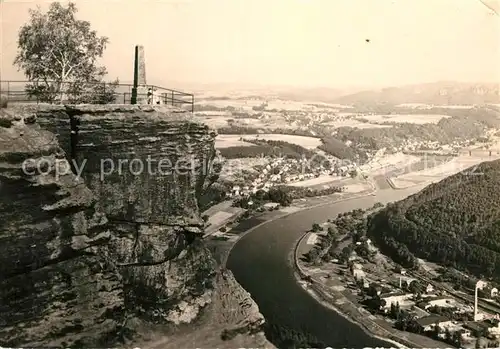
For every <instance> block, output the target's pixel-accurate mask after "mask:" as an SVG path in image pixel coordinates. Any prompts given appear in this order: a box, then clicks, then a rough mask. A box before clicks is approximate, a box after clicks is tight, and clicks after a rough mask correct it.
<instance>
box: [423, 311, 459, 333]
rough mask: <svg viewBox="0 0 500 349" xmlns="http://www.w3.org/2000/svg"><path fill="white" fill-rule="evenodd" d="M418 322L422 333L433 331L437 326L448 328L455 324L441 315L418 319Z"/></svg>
mask: <svg viewBox="0 0 500 349" xmlns="http://www.w3.org/2000/svg"><path fill="white" fill-rule="evenodd" d="M416 321H417V324H418V325H419V326H420V329H421V330H422V332H426V331H432V330H433V329H434V326H436V325H437V326H439V327H440V328H446V327H447V326H451V325H452V324H453V321H451V320H450V319H448V318H447V317H446V316H440V315H429V316H425V317H422V318H420V319H417V320H416Z"/></svg>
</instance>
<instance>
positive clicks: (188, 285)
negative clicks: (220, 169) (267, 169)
mask: <svg viewBox="0 0 500 349" xmlns="http://www.w3.org/2000/svg"><path fill="white" fill-rule="evenodd" d="M2 114H3V115H2V116H0V120H1V121H2V122H0V240H1V241H2V244H1V245H0V326H1V327H0V345H4V346H7V345H8V346H26V345H28V346H48V345H50V346H52V345H63V346H96V345H101V346H102V345H112V344H113V343H115V342H116V340H120V339H121V340H127V339H128V340H130V341H131V342H132V343H135V342H136V341H138V340H139V339H137V338H142V339H141V340H147V339H149V340H153V339H154V340H155V343H162V344H161V347H162V348H165V347H169V346H170V345H169V344H172V347H173V346H175V345H177V344H179V343H183V347H184V346H185V345H188V346H191V345H192V347H196V346H197V345H198V346H199V345H206V344H204V343H205V342H206V341H208V342H210V343H213V344H214V345H219V343H226V345H230V343H233V344H236V343H242V344H245V345H260V346H271V345H270V343H268V342H266V341H265V338H264V337H263V336H262V334H259V333H258V332H259V329H260V325H261V324H262V322H263V318H262V316H261V315H260V313H259V312H258V308H257V306H256V305H255V303H254V302H253V301H252V300H251V298H250V297H249V295H248V294H247V293H246V292H245V291H244V290H243V289H242V288H241V287H240V286H239V285H238V284H237V283H236V281H235V280H234V278H233V277H232V275H231V274H230V273H229V272H227V271H221V270H218V268H217V267H216V264H215V262H214V260H213V258H212V256H211V255H210V253H209V251H208V250H207V248H206V247H205V246H204V243H203V241H202V235H203V222H202V220H201V218H200V214H199V212H198V206H197V200H198V199H199V197H200V195H202V193H203V191H204V190H205V189H206V187H207V186H209V185H210V184H211V183H212V182H213V181H214V180H215V176H214V169H215V168H216V167H217V166H218V158H217V155H216V151H215V148H214V140H215V136H216V134H215V132H214V131H212V130H210V129H209V128H208V127H207V126H206V125H204V124H203V123H200V122H199V120H195V119H194V118H193V117H192V116H190V115H189V114H188V113H185V112H184V113H183V112H181V111H179V110H175V109H171V108H170V109H169V108H166V107H152V106H72V107H71V106H59V107H55V106H24V107H22V108H16V109H7V110H2ZM235 307H236V309H239V310H238V311H236V312H235V311H232V310H231V308H235ZM203 319H205V320H203ZM207 319H210V321H208V320H207ZM214 321H215V322H214ZM187 323H191V325H189V326H188V327H185V328H184V330H182V331H180V332H179V330H174V327H172V326H169V325H171V324H174V325H181V327H182V324H187ZM193 324H196V326H197V328H198V331H197V332H196V333H197V336H189V335H188V333H189V331H190V330H192V328H193V326H195V325H193ZM209 324H210V325H209ZM207 326H208V327H207ZM146 328H149V329H150V330H149V331H145V329H146ZM175 328H179V326H175ZM204 328H205V330H203V329H204ZM207 328H208V329H209V330H207ZM200 329H201V330H200ZM224 330H226V331H224ZM228 330H229V331H228ZM223 332H224V333H223ZM238 333H243V335H241V334H240V335H238V336H236V337H235V335H236V334H238ZM249 333H250V334H251V337H249ZM159 334H161V335H159ZM139 335H141V336H139ZM221 336H226V337H227V338H226V339H227V340H226V341H225V342H224V341H222V339H221ZM188 338H189V340H188ZM184 339H186V341H184V342H182V341H183V340H184ZM179 341H180V342H179ZM198 341H201V343H198ZM235 341H237V342H235ZM146 346H148V345H146ZM149 346H154V343H152V342H151V344H150V345H149ZM219 346H220V345H219Z"/></svg>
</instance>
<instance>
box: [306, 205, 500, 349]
mask: <svg viewBox="0 0 500 349" xmlns="http://www.w3.org/2000/svg"><path fill="white" fill-rule="evenodd" d="M374 209H375V208H374ZM332 226H335V220H330V221H329V222H326V223H324V224H322V225H316V227H314V226H313V229H312V230H311V232H310V233H309V234H308V235H306V236H305V239H303V241H302V242H301V244H300V245H301V252H302V253H303V254H304V256H307V253H308V252H310V251H311V250H312V249H314V246H317V244H318V243H319V241H320V240H321V238H322V236H324V235H325V233H326V231H327V230H331V229H332V228H329V227H332ZM351 235H352V234H346V235H345V236H342V235H341V236H339V237H337V241H340V244H339V246H338V247H337V250H342V248H343V251H342V252H340V253H339V254H338V258H332V259H331V260H329V261H322V262H320V263H312V264H311V263H309V262H307V261H306V260H299V262H298V263H299V265H300V268H301V270H302V271H303V280H304V281H303V286H304V287H305V288H306V289H312V290H314V291H316V292H318V291H319V292H320V293H326V294H327V297H328V298H331V299H332V300H333V301H334V303H335V304H336V305H337V306H339V307H342V306H346V305H347V304H350V305H351V306H352V308H346V309H343V310H344V311H346V310H347V311H349V312H350V313H351V314H353V313H354V314H355V313H356V312H357V313H358V316H359V317H361V318H365V319H369V320H370V321H373V322H374V323H376V324H377V325H378V326H380V328H381V329H383V331H386V332H387V333H391V334H395V335H396V338H399V339H404V340H406V341H408V343H426V339H425V338H423V337H428V341H429V342H427V343H429V345H434V346H435V345H436V343H438V342H435V341H440V342H444V343H448V344H450V345H453V346H456V347H459V348H462V347H467V348H470V347H476V348H477V347H482V348H484V347H487V348H498V347H499V346H500V294H499V290H498V287H497V286H496V285H495V284H493V283H489V282H488V281H483V280H475V279H469V277H467V276H466V275H465V274H461V273H460V272H459V271H456V270H454V271H452V272H453V273H457V274H456V275H461V277H463V279H462V280H461V281H458V282H457V280H454V281H451V280H449V279H448V278H446V277H443V275H441V274H444V273H446V272H445V271H444V269H443V268H439V266H437V265H435V264H432V263H429V262H425V261H423V260H421V261H420V262H421V266H422V268H420V269H419V271H415V270H412V271H407V270H405V269H404V268H402V267H400V266H399V265H398V264H396V263H394V262H393V261H392V260H390V259H389V258H387V257H386V256H384V255H383V254H381V253H380V252H379V250H378V248H377V247H376V246H375V245H374V244H373V243H372V241H371V240H370V239H369V238H366V237H362V238H360V239H359V241H357V242H355V243H354V240H353V239H351ZM349 246H350V247H351V250H350V252H348V253H347V254H346V255H343V254H344V251H345V250H347V249H348V248H347V247H349ZM342 255H343V256H342ZM447 272H450V271H449V270H448V271H447ZM464 280H465V281H464ZM464 284H466V285H467V286H464ZM354 318H356V315H355V316H354ZM438 344H439V343H438Z"/></svg>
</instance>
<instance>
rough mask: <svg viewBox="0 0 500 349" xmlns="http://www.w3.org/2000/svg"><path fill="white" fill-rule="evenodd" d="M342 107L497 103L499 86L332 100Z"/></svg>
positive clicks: (449, 85) (402, 90)
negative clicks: (345, 105)
mask: <svg viewBox="0 0 500 349" xmlns="http://www.w3.org/2000/svg"><path fill="white" fill-rule="evenodd" d="M333 101H334V102H336V103H341V104H355V105H356V104H392V105H397V104H403V103H423V104H433V105H461V104H480V105H481V104H488V103H494V104H497V103H500V89H499V84H495V83H461V82H451V81H445V82H434V83H426V84H416V85H407V86H400V87H387V88H382V89H380V90H366V91H361V92H356V93H353V94H348V95H344V96H341V97H338V98H334V99H333Z"/></svg>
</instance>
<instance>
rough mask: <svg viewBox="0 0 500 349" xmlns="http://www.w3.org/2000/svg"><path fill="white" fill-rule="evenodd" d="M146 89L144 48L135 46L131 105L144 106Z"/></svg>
mask: <svg viewBox="0 0 500 349" xmlns="http://www.w3.org/2000/svg"><path fill="white" fill-rule="evenodd" d="M147 93H148V88H147V86H146V60H145V59H144V47H143V46H139V45H136V46H135V58H134V87H132V98H131V100H130V103H131V104H146V103H147Z"/></svg>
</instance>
